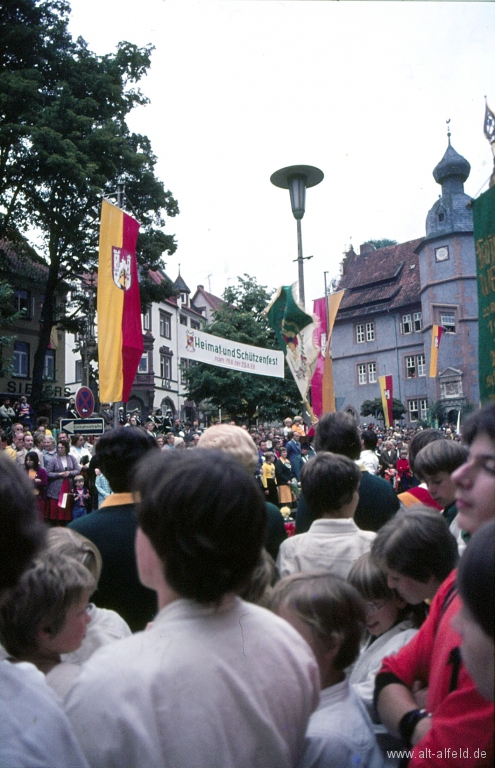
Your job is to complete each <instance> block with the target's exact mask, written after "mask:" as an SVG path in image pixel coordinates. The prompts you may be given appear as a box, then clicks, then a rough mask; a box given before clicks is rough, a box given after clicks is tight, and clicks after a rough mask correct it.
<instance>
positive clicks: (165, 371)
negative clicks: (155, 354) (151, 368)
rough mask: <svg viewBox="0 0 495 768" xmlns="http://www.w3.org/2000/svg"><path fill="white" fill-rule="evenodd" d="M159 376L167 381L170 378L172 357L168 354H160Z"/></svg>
mask: <svg viewBox="0 0 495 768" xmlns="http://www.w3.org/2000/svg"><path fill="white" fill-rule="evenodd" d="M160 378H161V379H168V380H169V381H170V379H171V378H172V358H171V357H170V355H160Z"/></svg>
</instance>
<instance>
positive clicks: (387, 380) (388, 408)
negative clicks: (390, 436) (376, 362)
mask: <svg viewBox="0 0 495 768" xmlns="http://www.w3.org/2000/svg"><path fill="white" fill-rule="evenodd" d="M378 382H379V384H380V392H381V394H382V406H383V416H384V418H385V426H386V427H387V428H388V427H391V426H392V425H393V423H394V417H393V414H392V405H393V380H392V376H379V377H378Z"/></svg>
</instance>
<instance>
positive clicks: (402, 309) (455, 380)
mask: <svg viewBox="0 0 495 768" xmlns="http://www.w3.org/2000/svg"><path fill="white" fill-rule="evenodd" d="M469 172H470V166H469V163H468V162H467V160H465V159H464V158H463V157H461V155H459V154H458V153H457V152H456V151H455V150H454V149H453V147H452V146H451V145H450V139H449V145H448V147H447V151H446V152H445V155H444V156H443V158H442V160H441V161H440V163H439V164H438V165H437V166H436V168H435V169H434V171H433V176H434V178H435V181H436V182H437V183H438V184H440V185H441V188H442V194H441V196H440V198H439V199H438V200H437V202H436V203H435V204H434V206H433V207H432V208H431V210H430V211H429V213H428V216H427V219H426V234H425V237H422V238H420V239H417V240H412V241H410V242H407V243H402V244H399V245H392V246H388V247H386V248H381V249H380V250H376V251H375V250H373V249H372V248H371V247H370V246H369V245H368V244H365V245H363V246H361V249H360V253H359V254H356V253H354V251H353V250H352V248H351V250H350V251H349V252H348V253H347V254H346V256H345V259H344V262H343V264H342V277H341V280H340V282H339V286H338V288H339V290H340V289H345V294H344V297H343V299H342V302H341V305H340V308H339V312H338V314H337V317H336V321H335V326H334V330H333V335H332V356H333V371H334V385H335V394H336V406H337V410H344V411H348V412H350V413H352V414H353V415H354V416H355V417H356V419H357V420H358V421H361V420H362V418H361V417H360V410H361V405H362V403H363V401H364V400H374V399H375V398H376V397H380V388H379V384H378V377H379V376H383V375H392V376H393V396H394V398H397V399H399V400H400V401H401V402H402V403H403V404H404V405H405V407H406V415H405V421H406V424H408V425H411V426H414V425H415V424H417V423H418V422H419V421H427V420H428V415H429V409H430V407H431V405H432V403H434V402H435V403H441V405H442V406H443V407H444V409H445V412H446V414H447V417H448V419H449V420H450V421H454V420H455V419H456V418H457V412H458V411H459V410H460V409H462V408H463V407H464V406H466V405H467V404H468V403H469V404H473V405H476V404H477V403H478V400H479V388H478V378H477V370H478V301H477V282H476V261H475V250H474V239H473V222H472V213H471V208H470V200H471V198H469V196H468V195H466V194H465V193H464V182H465V181H466V179H467V178H468V176H469ZM433 324H438V325H442V326H443V328H444V333H443V336H442V340H441V344H440V348H439V355H438V367H437V375H436V376H435V377H434V378H430V376H429V366H430V352H431V337H432V326H433ZM366 420H367V421H369V417H367V418H366Z"/></svg>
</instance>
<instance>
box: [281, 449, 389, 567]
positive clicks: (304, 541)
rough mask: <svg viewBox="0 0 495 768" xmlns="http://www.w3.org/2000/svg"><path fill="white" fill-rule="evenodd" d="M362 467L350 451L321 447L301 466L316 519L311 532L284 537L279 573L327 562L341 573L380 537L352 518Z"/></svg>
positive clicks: (310, 506) (308, 499)
mask: <svg viewBox="0 0 495 768" xmlns="http://www.w3.org/2000/svg"><path fill="white" fill-rule="evenodd" d="M360 477H361V472H360V470H359V468H358V467H357V466H356V464H355V463H354V462H353V461H352V460H351V459H348V458H347V457H346V456H341V455H338V454H335V453H330V452H327V451H320V452H319V453H317V455H316V456H315V457H314V459H310V460H309V461H308V462H307V463H306V464H305V465H304V467H303V468H302V470H301V487H302V492H303V494H304V498H305V500H306V502H307V505H308V507H309V509H310V511H311V514H312V516H313V519H314V522H313V523H312V525H311V527H310V529H309V531H308V532H307V533H301V534H299V535H297V536H293V537H292V538H290V539H287V540H286V541H284V542H282V544H281V546H280V550H279V554H278V558H277V566H278V569H279V572H280V575H281V576H282V577H283V576H287V575H289V574H291V573H296V572H297V571H311V570H314V569H315V568H322V569H325V571H327V573H333V574H334V575H335V576H340V577H341V578H342V579H345V578H347V575H348V573H349V571H350V570H351V567H352V565H353V563H354V562H355V561H356V560H357V559H358V557H360V556H361V555H362V554H364V553H365V552H369V550H370V548H371V544H372V543H373V540H374V539H375V537H376V534H375V533H373V532H372V531H362V530H361V529H360V528H358V527H357V525H356V523H355V522H354V520H353V517H354V512H355V511H356V507H357V505H358V502H359V493H358V488H359V481H360Z"/></svg>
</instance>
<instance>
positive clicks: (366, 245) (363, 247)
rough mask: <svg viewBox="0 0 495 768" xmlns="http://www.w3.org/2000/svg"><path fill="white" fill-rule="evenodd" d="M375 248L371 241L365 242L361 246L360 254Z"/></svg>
mask: <svg viewBox="0 0 495 768" xmlns="http://www.w3.org/2000/svg"><path fill="white" fill-rule="evenodd" d="M374 250H375V249H374V248H373V246H372V245H371V243H363V244H362V245H360V246H359V255H360V256H362V255H363V253H370V252H371V251H374Z"/></svg>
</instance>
